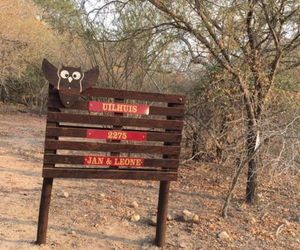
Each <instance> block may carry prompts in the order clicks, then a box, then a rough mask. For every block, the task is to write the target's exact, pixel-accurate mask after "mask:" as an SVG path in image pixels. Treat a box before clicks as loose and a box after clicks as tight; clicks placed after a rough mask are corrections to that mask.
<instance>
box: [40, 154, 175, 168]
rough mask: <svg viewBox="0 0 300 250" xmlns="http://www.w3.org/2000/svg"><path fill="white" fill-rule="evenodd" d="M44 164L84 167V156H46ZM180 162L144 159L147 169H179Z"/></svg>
mask: <svg viewBox="0 0 300 250" xmlns="http://www.w3.org/2000/svg"><path fill="white" fill-rule="evenodd" d="M44 164H74V165H83V164H84V156H82V155H55V154H50V155H45V156H44ZM178 165H179V160H177V159H144V166H145V167H164V168H169V169H177V168H178Z"/></svg>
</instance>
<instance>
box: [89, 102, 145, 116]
mask: <svg viewBox="0 0 300 250" xmlns="http://www.w3.org/2000/svg"><path fill="white" fill-rule="evenodd" d="M89 111H92V112H116V113H126V114H136V115H149V105H145V104H126V103H113V102H96V101H90V102H89Z"/></svg>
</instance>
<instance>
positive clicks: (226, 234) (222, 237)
mask: <svg viewBox="0 0 300 250" xmlns="http://www.w3.org/2000/svg"><path fill="white" fill-rule="evenodd" d="M218 238H219V239H222V240H226V239H229V238H230V237H229V234H228V233H227V232H226V231H222V232H220V233H218Z"/></svg>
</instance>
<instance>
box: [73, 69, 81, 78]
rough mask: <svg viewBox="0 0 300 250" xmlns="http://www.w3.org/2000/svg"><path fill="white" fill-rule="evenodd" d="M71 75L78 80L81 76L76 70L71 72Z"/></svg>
mask: <svg viewBox="0 0 300 250" xmlns="http://www.w3.org/2000/svg"><path fill="white" fill-rule="evenodd" d="M72 77H73V79H74V80H79V79H80V77H81V74H80V73H79V72H78V71H75V72H74V73H73V74H72Z"/></svg>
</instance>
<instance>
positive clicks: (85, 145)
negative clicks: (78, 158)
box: [45, 139, 180, 155]
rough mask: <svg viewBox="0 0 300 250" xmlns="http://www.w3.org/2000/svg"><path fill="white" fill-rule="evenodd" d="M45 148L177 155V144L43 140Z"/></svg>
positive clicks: (178, 149) (178, 148) (178, 150)
mask: <svg viewBox="0 0 300 250" xmlns="http://www.w3.org/2000/svg"><path fill="white" fill-rule="evenodd" d="M45 149H61V150H63V149H64V150H79V151H101V152H123V153H147V154H171V155H178V154H179V153H180V147H178V146H149V145H133V144H119V143H118V144H116V143H97V142H79V141H60V140H47V139H46V141H45Z"/></svg>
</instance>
